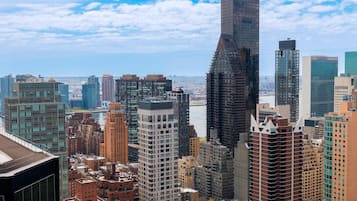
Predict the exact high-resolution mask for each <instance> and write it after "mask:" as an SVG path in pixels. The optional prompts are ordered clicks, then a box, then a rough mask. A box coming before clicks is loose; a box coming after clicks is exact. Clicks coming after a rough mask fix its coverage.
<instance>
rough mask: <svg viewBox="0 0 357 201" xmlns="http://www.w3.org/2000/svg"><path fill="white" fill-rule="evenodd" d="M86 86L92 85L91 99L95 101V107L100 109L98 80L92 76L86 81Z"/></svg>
mask: <svg viewBox="0 0 357 201" xmlns="http://www.w3.org/2000/svg"><path fill="white" fill-rule="evenodd" d="M87 84H93V85H94V88H95V89H94V91H95V92H94V94H93V96H94V97H93V98H95V99H96V107H100V106H101V105H100V84H99V79H98V78H97V77H96V76H94V75H92V76H90V77H88V81H87Z"/></svg>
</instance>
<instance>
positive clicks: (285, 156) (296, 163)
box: [249, 116, 303, 201]
mask: <svg viewBox="0 0 357 201" xmlns="http://www.w3.org/2000/svg"><path fill="white" fill-rule="evenodd" d="M251 121H252V127H251V136H250V138H251V140H250V151H249V161H250V162H249V165H250V169H249V180H250V182H249V200H251V201H260V200H302V194H301V191H302V167H303V161H302V156H303V152H302V149H303V141H302V140H303V139H302V138H303V133H302V129H303V125H302V124H301V123H300V122H298V123H297V124H296V125H295V126H294V127H293V126H291V125H290V124H289V120H288V119H287V118H282V117H279V116H275V117H268V118H266V120H265V122H263V123H260V124H258V122H256V121H255V120H254V119H252V120H251Z"/></svg>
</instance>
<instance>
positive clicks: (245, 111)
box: [207, 0, 259, 149]
mask: <svg viewBox="0 0 357 201" xmlns="http://www.w3.org/2000/svg"><path fill="white" fill-rule="evenodd" d="M221 9H222V11H221V13H222V17H221V21H222V22H221V23H222V25H221V36H220V38H219V41H218V45H217V50H216V52H215V54H214V57H213V61H212V64H211V68H210V71H209V73H208V74H207V131H209V130H210V129H211V128H215V129H217V131H218V138H219V139H220V141H221V143H222V144H223V145H225V146H227V147H229V148H230V149H232V148H233V147H234V146H235V145H236V144H237V142H238V140H239V133H243V132H249V127H250V115H251V114H253V115H255V109H256V104H257V103H258V98H259V97H258V96H259V0H222V7H221ZM207 139H210V134H209V132H207Z"/></svg>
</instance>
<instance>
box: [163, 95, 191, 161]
mask: <svg viewBox="0 0 357 201" xmlns="http://www.w3.org/2000/svg"><path fill="white" fill-rule="evenodd" d="M167 97H168V99H170V100H172V101H173V108H174V112H175V116H176V119H177V120H178V135H179V157H180V158H181V157H182V156H188V155H189V152H190V136H189V125H190V96H189V94H187V93H185V92H184V91H183V90H182V89H176V90H174V91H172V92H169V93H168V94H167Z"/></svg>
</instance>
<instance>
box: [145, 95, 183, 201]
mask: <svg viewBox="0 0 357 201" xmlns="http://www.w3.org/2000/svg"><path fill="white" fill-rule="evenodd" d="M138 122H139V124H138V125H139V132H138V138H139V178H138V179H139V197H140V200H161V201H178V133H177V120H176V119H175V115H174V110H173V108H172V102H170V101H164V100H144V101H142V102H140V103H139V108H138Z"/></svg>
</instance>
